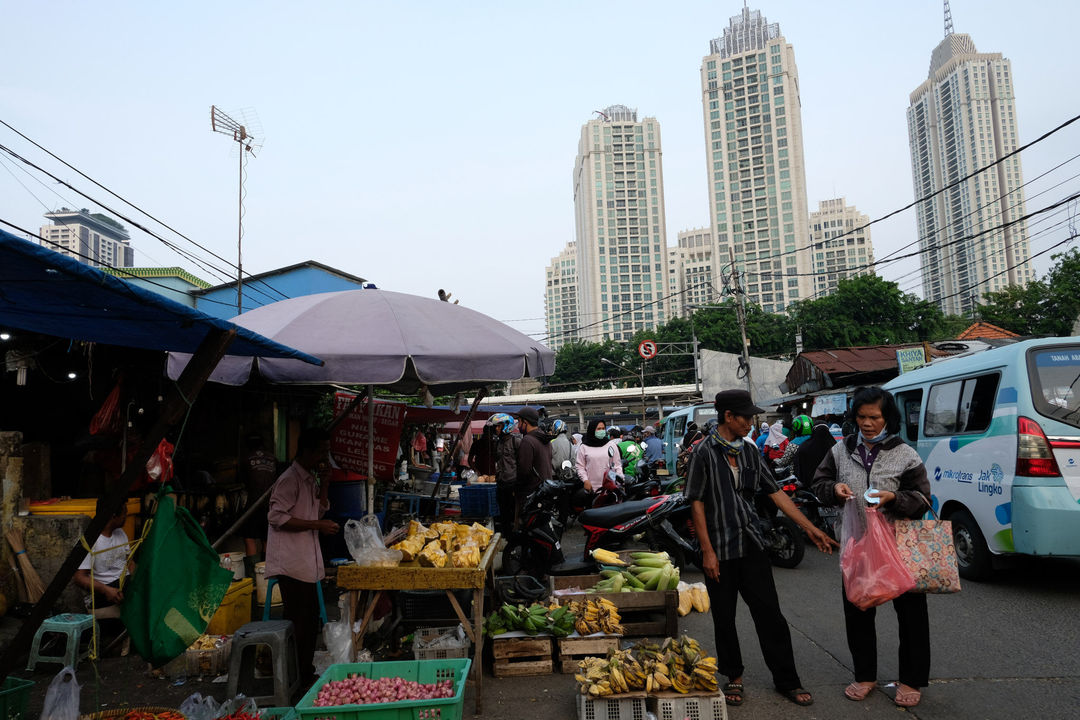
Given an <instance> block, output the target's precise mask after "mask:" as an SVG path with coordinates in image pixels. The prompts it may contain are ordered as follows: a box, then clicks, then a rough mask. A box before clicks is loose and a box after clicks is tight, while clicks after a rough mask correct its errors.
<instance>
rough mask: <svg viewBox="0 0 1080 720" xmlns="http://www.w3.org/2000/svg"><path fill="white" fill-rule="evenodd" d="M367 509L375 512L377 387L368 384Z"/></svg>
mask: <svg viewBox="0 0 1080 720" xmlns="http://www.w3.org/2000/svg"><path fill="white" fill-rule="evenodd" d="M367 396H368V406H367V511H368V515H374V514H375V388H374V386H372V385H368V386H367Z"/></svg>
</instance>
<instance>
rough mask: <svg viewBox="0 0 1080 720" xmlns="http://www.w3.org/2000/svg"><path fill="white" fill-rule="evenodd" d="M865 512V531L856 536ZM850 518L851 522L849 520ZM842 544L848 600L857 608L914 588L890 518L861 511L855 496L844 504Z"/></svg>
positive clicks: (841, 564) (864, 607)
mask: <svg viewBox="0 0 1080 720" xmlns="http://www.w3.org/2000/svg"><path fill="white" fill-rule="evenodd" d="M854 514H865V524H866V531H865V532H863V533H862V534H861V535H859V536H856V534H855V533H856V531H857V530H858V528H859V524H860V523H859V518H857V517H850V516H852V515H854ZM849 517H850V523H849ZM842 537H843V538H844V544H843V546H842V547H841V549H840V553H841V554H840V570H841V571H842V572H843V575H844V592H845V593H846V594H847V599H848V600H849V601H850V602H851V603H852V604H853V605H855V606H856V607H857V608H859V609H860V610H867V609H869V608H872V607H876V606H877V605H881V604H882V603H886V602H888V601H890V600H892V599H893V598H896V597H899V596H900V595H903V594H904V593H906V592H907V591H909V590H911V589H912V588H914V587H915V579H914V578H912V577H911V573H910V572H908V569H907V567H906V566H905V565H904V562H903V560H901V559H900V553H899V552H897V550H896V538H895V537H894V535H893V531H892V527H890V525H889V521H888V520H886V519H885V517H884V516H883V515H882V514H881V513H880V512H878V511H877V510H873V509H870V508H867V509H866V510H865V511H864V513H860V511H859V507H858V504H857V503H856V501H855V500H854V499H850V500H848V501H847V502H846V503H845V504H844V528H843V533H842Z"/></svg>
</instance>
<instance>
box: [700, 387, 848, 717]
mask: <svg viewBox="0 0 1080 720" xmlns="http://www.w3.org/2000/svg"><path fill="white" fill-rule="evenodd" d="M715 405H716V419H717V425H716V427H715V428H713V429H712V431H711V432H710V433H709V435H708V436H707V437H706V438H705V439H704V440H703V441H702V442H701V444H700V445H699V447H698V448H697V449H696V450H695V452H694V454H693V456H692V459H691V461H690V469H689V472H688V473H687V479H686V490H685V495H686V498H687V499H689V500H690V501H691V512H692V514H693V519H694V530H695V531H696V535H697V537H698V539H699V540H700V542H701V553H702V569H703V570H704V571H705V585H706V587H707V588H708V591H709V599H710V601H711V603H712V616H713V631H714V633H715V635H716V656H717V667H718V671H719V672H720V673H722V674H724V675H726V676H727V678H728V681H729V682H728V683H727V684H726V685H725V686H724V695H725V696H726V699H727V703H728V704H729V705H741V704H742V702H743V695H744V689H743V678H742V675H743V662H742V654H741V652H740V650H739V637H738V634H737V633H736V631H735V609H736V602H737V598H738V595H740V594H741V595H742V597H743V600H745V601H746V604H747V605H748V606H749V607H750V615H751V616H752V617H753V619H754V627H755V629H756V630H757V636H758V642H759V643H760V644H761V653H762V655H763V656H764V657H765V664H766V665H768V667H769V670H770V671H771V672H772V675H773V685H774V686H775V687H776V689H777V690H778V691H779V692H780V693H781V694H783V695H784V696H785V697H786V698H788V699H789V700H791V701H792V702H794V703H796V704H798V705H810V704H811V703H812V702H813V701H814V699H813V696H812V695H811V694H810V693H809V692H807V691H806V690H804V689H803V688H802V687H801V682H800V680H799V674H798V671H797V670H796V669H795V656H794V653H793V651H792V648H791V633H790V632H789V631H788V625H787V620H785V619H784V615H783V613H781V612H780V601H779V599H778V598H777V596H776V585H775V584H774V583H773V576H772V566H771V564H770V562H769V556H768V554H767V553H766V552H765V550H764V547H765V540H764V537H763V535H762V532H761V530H760V528H759V527H758V523H759V522H760V518H759V517H758V515H757V513H756V512H755V510H754V495H755V494H756V493H757V492H758V491H759V490H761V491H763V492H765V493H766V494H768V495H769V497H770V498H772V501H773V502H774V503H776V506H777V507H778V508H780V510H781V511H783V513H784V514H785V515H787V516H788V517H790V518H791V519H792V520H794V521H795V522H796V523H798V525H799V526H800V527H801V528H803V530H805V531H806V533H807V535H808V536H809V537H810V540H811V541H812V542H813V543H814V544H815V545H816V546H817V547H818V549H819V550H821V551H822V552H827V553H831V552H832V545H835V544H836V543H835V541H833V540H832V539H831V538H830V537H829V536H828V535H826V534H825V533H823V532H822V531H821V530H819V529H817V528H816V527H814V525H813V523H811V522H810V521H809V520H807V519H806V517H805V516H804V515H803V514H802V513H801V512H799V509H798V508H796V507H795V505H794V503H792V502H791V498H789V497H788V496H787V495H786V494H785V493H784V491H783V490H781V489H780V488H779V487H778V486H777V484H776V479H775V478H773V476H772V473H771V472H770V471H769V470H768V468H766V467H765V465H764V463H763V462H762V460H761V455H760V453H758V452H757V448H755V447H754V446H752V445H751V444H749V443H745V442H744V441H743V438H744V437H745V436H746V435H748V434H749V433H750V428H751V427H752V423H753V419H754V416H755V415H759V414H761V413H764V412H765V411H764V410H762V409H761V408H759V407H757V406H756V405H754V403H753V402H752V401H751V399H750V393H748V392H746V391H745V390H724V391H722V392H718V393H717V394H716V401H715Z"/></svg>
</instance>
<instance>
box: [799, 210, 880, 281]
mask: <svg viewBox="0 0 1080 720" xmlns="http://www.w3.org/2000/svg"><path fill="white" fill-rule="evenodd" d="M869 222H870V218H869V217H868V216H867V215H866V214H865V213H861V212H859V211H858V210H856V209H855V206H854V205H848V204H847V200H846V199H845V198H842V197H841V198H836V199H834V200H822V201H821V202H819V203H818V209H817V210H816V211H814V212H812V213H810V237H811V242H812V243H813V245H814V249H813V259H814V264H813V272H814V277H813V281H814V297H821V296H823V295H828V294H829V293H831V292H833V291H834V290H836V284H837V283H838V282H839V281H841V280H843V279H844V278H849V277H855V276H856V275H870V274H873V273H874V269H873V268H872V267H867V266H868V265H869V264H870V263H872V262H874V246H873V244H872V243H871V242H870V228H868V227H866V225H867V223H869Z"/></svg>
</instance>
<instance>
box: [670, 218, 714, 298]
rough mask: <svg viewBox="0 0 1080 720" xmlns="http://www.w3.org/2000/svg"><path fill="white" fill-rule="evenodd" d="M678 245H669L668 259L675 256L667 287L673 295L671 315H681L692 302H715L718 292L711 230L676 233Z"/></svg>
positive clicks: (701, 229)
mask: <svg viewBox="0 0 1080 720" xmlns="http://www.w3.org/2000/svg"><path fill="white" fill-rule="evenodd" d="M678 243H679V244H678V245H677V246H676V247H674V248H668V254H669V262H668V266H669V267H672V262H671V258H672V257H673V258H674V259H675V265H676V267H675V268H673V271H672V276H673V281H674V282H673V284H672V285H671V288H670V289H669V294H670V295H671V296H672V297H671V300H672V315H684V314H686V310H688V309H691V308H692V306H694V305H706V304H708V303H711V302H715V301H716V298H717V296H718V295H719V290H718V286H719V285H722V284H723V283H722V282H721V283H716V282H714V278H713V263H714V257H713V253H714V250H715V247H714V243H713V235H712V231H711V230H710V229H709V228H707V227H706V228H694V229H693V230H683V231H681V232H680V233H679V238H678Z"/></svg>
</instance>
